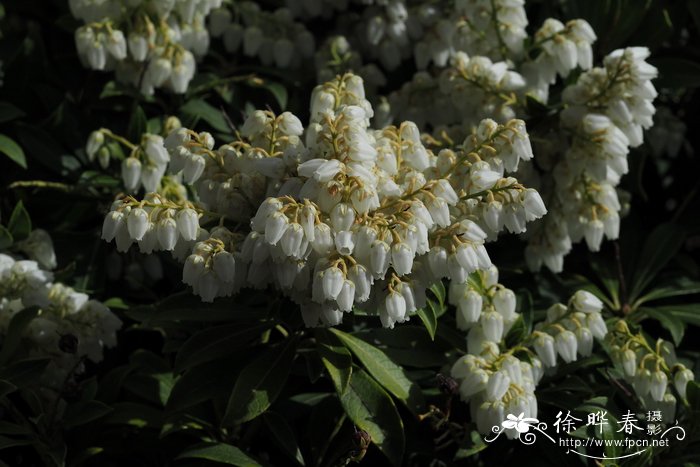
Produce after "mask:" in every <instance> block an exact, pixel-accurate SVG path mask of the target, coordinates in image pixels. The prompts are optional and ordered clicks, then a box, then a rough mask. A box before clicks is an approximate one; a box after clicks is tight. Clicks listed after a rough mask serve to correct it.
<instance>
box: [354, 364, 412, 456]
mask: <svg viewBox="0 0 700 467" xmlns="http://www.w3.org/2000/svg"><path fill="white" fill-rule="evenodd" d="M340 403H341V404H342V405H343V408H344V409H345V413H347V415H348V417H350V419H351V420H352V421H353V422H354V423H355V425H357V426H358V428H360V429H362V430H365V431H366V432H367V433H369V435H370V436H371V437H372V443H374V444H375V445H376V446H377V447H378V448H379V450H380V451H382V452H383V453H384V455H385V456H386V457H387V458H388V459H389V461H390V462H391V464H392V465H400V464H401V459H402V457H403V451H404V448H405V439H404V432H403V423H402V421H401V418H400V417H399V414H398V412H397V411H396V407H395V406H394V403H393V401H392V400H391V397H389V395H388V394H387V393H386V392H384V390H383V389H382V388H381V387H380V386H379V385H378V384H377V383H375V382H374V381H373V380H372V378H370V377H369V375H368V374H367V373H365V372H364V371H363V370H361V369H356V370H355V372H354V373H353V377H352V379H351V380H350V385H349V386H348V390H347V391H346V392H345V393H344V394H343V396H342V397H341V398H340Z"/></svg>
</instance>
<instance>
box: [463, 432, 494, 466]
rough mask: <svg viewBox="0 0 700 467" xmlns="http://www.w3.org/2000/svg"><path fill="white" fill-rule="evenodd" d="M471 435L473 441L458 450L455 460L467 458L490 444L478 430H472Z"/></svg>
mask: <svg viewBox="0 0 700 467" xmlns="http://www.w3.org/2000/svg"><path fill="white" fill-rule="evenodd" d="M469 436H470V438H471V442H470V443H468V444H467V445H466V446H464V447H460V448H459V449H458V450H457V452H456V453H455V460H460V459H466V458H467V457H471V456H473V455H474V454H476V453H478V452H481V451H483V450H484V449H486V448H487V447H488V444H486V443H485V442H484V440H483V439H482V438H481V435H480V434H479V432H478V431H472V432H471V433H470V435H469Z"/></svg>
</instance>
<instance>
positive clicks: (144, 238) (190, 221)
mask: <svg viewBox="0 0 700 467" xmlns="http://www.w3.org/2000/svg"><path fill="white" fill-rule="evenodd" d="M199 216H200V212H198V211H197V210H195V206H194V205H193V204H192V203H190V202H188V201H182V202H174V201H171V200H169V199H167V198H165V197H164V196H162V195H160V194H158V193H149V194H147V195H146V197H145V198H144V199H143V200H142V201H138V200H136V199H135V198H133V197H131V196H127V197H124V198H122V199H119V200H116V201H115V202H114V203H112V207H111V210H110V212H109V213H108V214H107V216H106V217H105V220H104V223H103V225H102V239H103V240H105V241H107V242H111V241H112V240H114V241H115V243H116V246H117V250H118V251H127V250H128V249H129V247H130V246H131V244H132V243H137V244H138V247H139V250H140V251H141V252H142V253H152V252H153V251H171V252H173V255H174V256H175V257H182V256H183V255H185V254H187V253H188V252H189V249H191V248H192V246H193V245H194V242H195V241H197V240H199V239H202V238H205V237H206V236H207V235H208V233H207V232H206V231H205V230H203V229H201V228H200V227H199Z"/></svg>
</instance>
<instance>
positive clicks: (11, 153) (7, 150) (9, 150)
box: [0, 134, 27, 169]
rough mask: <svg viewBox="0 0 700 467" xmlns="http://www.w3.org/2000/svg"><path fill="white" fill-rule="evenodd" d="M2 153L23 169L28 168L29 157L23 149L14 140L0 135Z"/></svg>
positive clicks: (0, 150)
mask: <svg viewBox="0 0 700 467" xmlns="http://www.w3.org/2000/svg"><path fill="white" fill-rule="evenodd" d="M0 152H1V153H3V154H5V155H6V156H7V157H9V158H10V159H11V160H12V161H13V162H15V164H17V165H19V166H20V167H22V168H23V169H26V168H27V157H26V156H25V155H24V151H23V150H22V148H21V147H20V146H19V144H17V143H16V142H15V141H14V140H13V139H11V138H10V137H8V136H6V135H3V134H0Z"/></svg>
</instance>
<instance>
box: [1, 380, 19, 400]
mask: <svg viewBox="0 0 700 467" xmlns="http://www.w3.org/2000/svg"><path fill="white" fill-rule="evenodd" d="M16 390H17V386H15V385H14V384H12V383H10V382H9V381H4V380H0V398H1V397H5V396H6V395H8V394H11V393H13V392H15V391H16Z"/></svg>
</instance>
